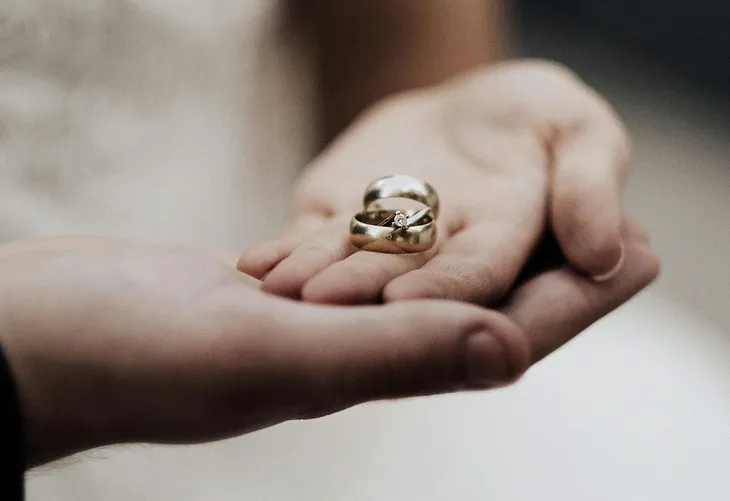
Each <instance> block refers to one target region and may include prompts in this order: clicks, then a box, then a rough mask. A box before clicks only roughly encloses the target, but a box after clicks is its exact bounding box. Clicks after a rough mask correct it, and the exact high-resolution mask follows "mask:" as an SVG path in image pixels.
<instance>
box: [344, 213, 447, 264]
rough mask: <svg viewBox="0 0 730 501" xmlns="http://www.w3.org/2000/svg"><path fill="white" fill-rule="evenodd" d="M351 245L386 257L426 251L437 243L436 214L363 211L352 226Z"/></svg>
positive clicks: (355, 217) (358, 214) (353, 221)
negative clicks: (383, 254) (403, 218)
mask: <svg viewBox="0 0 730 501" xmlns="http://www.w3.org/2000/svg"><path fill="white" fill-rule="evenodd" d="M397 216H404V217H405V220H400V218H397ZM396 218H397V220H398V223H396V222H395V220H396ZM388 220H394V222H393V224H387V221H388ZM384 223H386V224H384ZM350 241H351V242H352V243H353V245H355V247H357V248H359V249H362V250H366V251H372V252H383V253H387V254H404V253H413V252H423V251H427V250H428V249H430V248H431V247H433V244H434V243H435V242H436V224H435V218H434V217H433V211H432V210H431V209H430V208H427V209H423V210H420V211H396V212H393V211H387V210H364V211H362V212H359V213H357V214H356V215H355V216H354V217H353V218H352V220H351V222H350Z"/></svg>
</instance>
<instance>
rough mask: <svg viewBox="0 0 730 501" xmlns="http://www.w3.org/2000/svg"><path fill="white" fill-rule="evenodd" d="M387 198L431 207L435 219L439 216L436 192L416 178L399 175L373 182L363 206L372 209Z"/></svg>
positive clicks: (364, 198)
mask: <svg viewBox="0 0 730 501" xmlns="http://www.w3.org/2000/svg"><path fill="white" fill-rule="evenodd" d="M386 198H406V199H410V200H414V201H416V202H419V203H421V204H423V205H424V206H425V207H430V208H431V210H433V214H434V218H437V217H438V215H439V208H440V207H439V205H440V201H439V196H438V193H437V192H436V190H435V189H434V188H433V186H431V185H430V184H428V183H427V182H425V181H421V180H420V179H416V178H415V177H411V176H406V175H403V174H398V175H395V176H386V177H381V178H378V179H376V180H375V181H373V182H372V183H370V184H369V185H368V187H367V188H366V189H365V196H364V197H363V206H364V207H365V210H369V209H372V208H373V206H374V205H375V204H378V203H379V202H380V201H381V200H383V199H386Z"/></svg>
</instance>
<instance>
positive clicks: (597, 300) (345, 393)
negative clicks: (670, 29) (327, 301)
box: [0, 222, 657, 466]
mask: <svg viewBox="0 0 730 501" xmlns="http://www.w3.org/2000/svg"><path fill="white" fill-rule="evenodd" d="M623 231H624V234H623V237H624V241H625V242H626V249H627V253H626V255H627V259H626V265H625V266H624V267H623V269H622V270H621V272H620V273H619V274H618V275H617V276H615V277H614V278H613V279H612V280H610V281H607V282H603V283H596V282H595V281H592V280H590V279H587V278H585V277H583V276H581V275H579V274H576V273H575V272H574V271H573V270H572V269H570V268H569V267H565V266H560V265H558V266H557V267H553V268H549V269H544V267H542V266H541V263H540V262H539V261H536V262H535V264H536V265H537V267H536V268H535V270H536V271H537V272H536V273H533V274H531V276H530V277H526V278H525V280H524V281H523V282H522V283H521V285H519V286H518V287H517V288H516V289H515V290H514V291H513V292H511V293H510V294H509V295H508V296H507V298H506V301H505V302H504V303H503V305H502V306H501V307H500V308H497V309H492V310H486V309H482V308H480V307H477V306H474V305H467V304H463V303H457V302H450V301H443V300H418V301H403V302H398V303H394V304H388V305H380V306H361V307H352V308H342V307H333V306H320V305H313V304H307V303H303V302H296V301H290V300H287V299H283V298H277V297H275V296H272V295H270V294H266V293H264V292H262V291H261V290H260V287H259V284H258V283H257V282H256V281H254V280H252V279H251V278H250V277H247V276H245V275H243V274H241V273H239V272H237V271H236V270H235V268H234V264H233V261H235V259H231V258H230V257H228V256H225V255H220V254H213V253H209V252H207V251H204V250H201V249H193V248H182V247H166V246H154V245H146V244H141V243H136V242H129V241H119V240H109V239H100V238H74V237H68V238H57V239H44V240H28V241H19V242H15V243H12V244H8V245H5V246H2V247H0V327H1V328H0V342H1V343H2V346H3V349H4V350H5V352H6V356H7V357H8V361H9V364H10V367H11V370H12V372H13V375H14V377H15V380H16V383H17V387H18V390H19V393H20V399H21V407H22V411H23V415H24V418H25V423H26V438H27V440H26V441H27V453H28V458H29V465H30V466H34V465H38V464H41V463H44V462H47V461H50V460H53V459H56V458H59V457H61V456H64V455H67V454H71V453H74V452H77V451H81V450H84V449H89V448H92V447H97V446H101V445H107V444H112V443H129V442H159V443H193V442H203V441H208V440H215V439H220V438H224V437H229V436H233V435H239V434H243V433H247V432H250V431H254V430H257V429H261V428H264V427H267V426H271V425H274V424H277V423H280V422H283V421H287V420H291V419H309V418H316V417H320V416H323V415H326V414H330V413H333V412H337V411H339V410H342V409H345V408H348V407H350V406H353V405H357V404H360V403H363V402H367V401H372V400H380V399H397V398H405V397H414V396H420V395H430V394H436V393H447V392H455V391H469V390H471V391H473V390H482V389H488V388H493V387H497V386H503V385H505V384H509V383H511V382H513V381H515V380H516V379H517V378H518V377H519V376H520V375H521V374H523V373H524V372H525V371H526V370H527V369H528V367H529V366H530V365H531V364H533V363H535V362H537V361H538V360H540V359H542V358H543V357H544V356H546V355H547V354H549V353H550V352H552V351H554V350H555V349H557V348H558V347H560V346H561V345H563V344H564V343H565V342H567V341H568V340H569V339H571V338H572V337H573V336H575V335H576V334H578V333H579V332H580V331H581V330H583V329H585V328H586V327H587V326H588V325H590V324H591V323H592V322H594V321H596V320H598V319H599V318H601V317H602V316H604V315H605V314H607V313H608V312H609V311H611V310H612V309H613V308H615V307H616V306H618V305H620V304H621V303H623V302H624V301H626V300H628V299H629V298H630V297H631V296H633V295H634V294H635V293H636V292H638V291H639V290H641V289H642V288H643V287H645V286H646V285H647V284H648V283H649V282H650V281H651V280H653V279H654V277H655V276H656V274H657V263H656V259H655V257H654V255H653V254H652V253H651V251H650V250H649V247H648V244H647V242H646V240H645V236H644V234H643V232H642V231H641V229H640V228H639V227H638V226H636V225H635V224H633V223H630V222H627V223H626V224H625V225H624V229H623ZM554 255H555V254H554V253H552V254H551V253H549V252H545V253H543V254H542V256H543V258H547V257H549V256H554ZM543 261H544V263H547V262H548V260H547V259H543ZM544 263H543V264H544Z"/></svg>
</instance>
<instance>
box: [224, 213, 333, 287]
mask: <svg viewBox="0 0 730 501" xmlns="http://www.w3.org/2000/svg"><path fill="white" fill-rule="evenodd" d="M328 220H329V218H328V217H325V216H322V215H319V214H316V213H311V214H307V215H305V216H301V217H299V218H297V219H296V220H294V221H293V222H292V223H291V224H290V226H289V227H288V229H287V231H286V234H285V236H284V237H283V238H279V239H277V240H270V241H267V242H260V243H257V244H254V245H252V246H251V247H249V248H248V249H247V250H246V251H245V252H244V253H243V255H241V257H240V258H239V260H238V265H237V268H238V270H239V271H241V272H243V273H246V274H247V275H250V276H252V277H254V278H257V279H259V280H262V279H263V278H264V277H265V276H266V274H267V273H269V272H270V271H271V270H272V269H273V268H274V267H275V266H276V265H277V264H279V263H280V262H281V261H283V260H284V259H286V258H287V257H289V255H290V254H291V253H292V252H293V251H294V249H296V248H297V247H298V246H299V245H301V243H302V242H304V241H306V239H307V238H309V237H310V235H312V234H314V233H316V231H317V230H319V228H322V227H324V226H325V225H326V224H327V222H328Z"/></svg>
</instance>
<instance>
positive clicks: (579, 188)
mask: <svg viewBox="0 0 730 501" xmlns="http://www.w3.org/2000/svg"><path fill="white" fill-rule="evenodd" d="M630 150H631V148H630V141H629V137H628V134H627V133H626V131H625V129H624V128H623V126H622V125H621V123H620V121H619V119H618V118H617V117H616V116H615V115H614V114H613V113H612V112H611V111H609V110H604V109H603V108H601V111H600V113H599V112H597V117H596V118H594V119H592V120H591V121H589V122H587V123H586V124H585V126H583V127H581V128H579V129H577V130H575V131H573V132H570V133H567V134H565V135H564V136H562V137H560V138H558V140H557V143H556V145H555V147H554V172H553V188H552V194H551V195H552V203H551V207H550V213H551V219H552V227H553V231H554V232H555V235H556V237H557V239H558V241H559V243H560V245H561V248H562V249H563V252H564V253H565V255H566V257H567V259H568V262H569V263H570V264H571V265H573V266H574V267H575V268H576V269H577V270H580V271H582V272H584V273H586V274H587V275H589V276H593V277H594V278H596V279H597V280H599V281H600V280H602V279H606V278H610V277H611V276H612V275H613V274H615V273H617V272H618V270H619V269H620V267H621V265H622V264H623V258H624V249H623V247H622V244H621V220H622V210H621V186H622V184H623V181H624V178H625V175H626V171H627V168H628V165H629V162H630V156H631V153H630Z"/></svg>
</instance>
